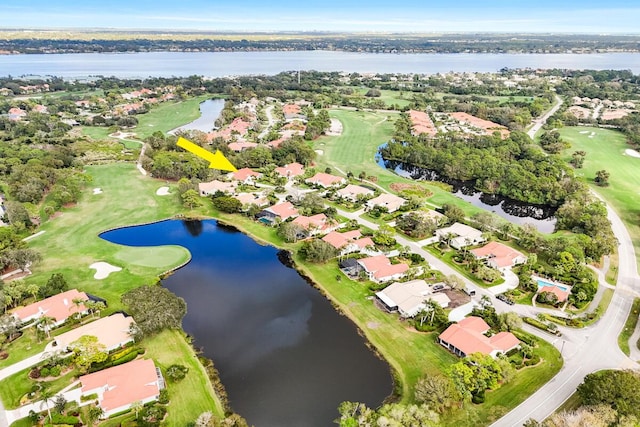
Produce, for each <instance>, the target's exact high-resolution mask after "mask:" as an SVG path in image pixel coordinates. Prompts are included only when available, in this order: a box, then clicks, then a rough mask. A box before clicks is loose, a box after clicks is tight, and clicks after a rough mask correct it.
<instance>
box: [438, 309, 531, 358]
mask: <svg viewBox="0 0 640 427" xmlns="http://www.w3.org/2000/svg"><path fill="white" fill-rule="evenodd" d="M488 330H489V325H487V323H486V322H485V321H484V320H483V319H482V318H480V317H476V316H470V317H466V318H464V319H463V320H461V321H460V322H458V323H454V324H453V325H450V326H449V327H448V328H447V329H446V330H445V331H444V332H443V333H441V334H440V336H439V337H438V338H439V339H440V341H441V342H445V343H447V344H449V345H451V346H453V347H455V348H457V349H458V350H460V351H462V352H463V353H464V354H466V355H470V354H473V353H483V354H488V355H491V354H492V353H496V352H502V353H506V352H507V351H509V350H511V349H512V348H515V347H516V346H517V345H518V344H520V341H519V340H518V339H517V338H516V337H515V335H513V334H512V333H511V332H500V333H498V334H496V335H494V336H492V337H486V336H485V335H484V333H486V332H487V331H488Z"/></svg>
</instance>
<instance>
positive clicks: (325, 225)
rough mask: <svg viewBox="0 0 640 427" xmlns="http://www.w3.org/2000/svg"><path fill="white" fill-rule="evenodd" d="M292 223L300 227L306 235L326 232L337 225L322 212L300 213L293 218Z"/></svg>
mask: <svg viewBox="0 0 640 427" xmlns="http://www.w3.org/2000/svg"><path fill="white" fill-rule="evenodd" d="M293 223H294V224H297V225H299V226H300V227H302V228H303V229H304V231H305V233H306V235H307V236H314V235H316V234H321V233H328V232H330V231H333V230H335V229H336V228H338V226H339V224H338V223H337V222H336V221H334V220H332V219H329V218H327V216H326V215H325V214H323V213H320V214H317V215H313V216H304V215H300V216H298V217H297V218H296V219H294V220H293ZM307 236H305V237H307Z"/></svg>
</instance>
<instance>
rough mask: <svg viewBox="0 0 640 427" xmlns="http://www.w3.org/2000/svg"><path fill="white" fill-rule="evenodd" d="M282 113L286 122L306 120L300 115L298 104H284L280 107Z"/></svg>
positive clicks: (305, 117)
mask: <svg viewBox="0 0 640 427" xmlns="http://www.w3.org/2000/svg"><path fill="white" fill-rule="evenodd" d="M282 113H283V114H284V119H285V120H286V121H290V120H307V116H305V115H304V114H302V109H301V108H300V105H298V104H285V105H283V106H282Z"/></svg>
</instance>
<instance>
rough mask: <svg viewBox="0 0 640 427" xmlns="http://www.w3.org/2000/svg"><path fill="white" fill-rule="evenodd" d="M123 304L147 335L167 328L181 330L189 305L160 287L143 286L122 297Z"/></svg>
mask: <svg viewBox="0 0 640 427" xmlns="http://www.w3.org/2000/svg"><path fill="white" fill-rule="evenodd" d="M122 303H123V304H124V305H126V306H127V307H128V308H129V312H130V313H131V315H132V316H133V318H134V320H135V321H136V323H137V324H138V327H139V328H140V330H141V331H142V332H143V333H144V334H145V335H153V334H155V333H157V332H160V331H161V330H163V329H167V328H179V327H180V325H181V323H182V318H183V317H184V315H185V314H186V313H187V303H186V302H185V301H184V299H182V298H180V297H178V296H176V295H175V294H174V293H172V292H171V291H170V290H168V289H166V288H163V287H162V286H160V285H152V286H141V287H139V288H136V289H132V290H130V291H129V292H127V293H126V294H124V295H123V296H122Z"/></svg>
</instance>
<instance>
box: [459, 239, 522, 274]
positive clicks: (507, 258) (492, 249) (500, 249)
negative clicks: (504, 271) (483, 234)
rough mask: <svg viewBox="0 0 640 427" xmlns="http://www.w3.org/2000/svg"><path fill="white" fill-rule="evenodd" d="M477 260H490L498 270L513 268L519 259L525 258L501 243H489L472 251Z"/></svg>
mask: <svg viewBox="0 0 640 427" xmlns="http://www.w3.org/2000/svg"><path fill="white" fill-rule="evenodd" d="M471 253H472V254H474V255H475V256H476V258H489V259H490V260H491V262H492V263H493V264H495V265H496V266H497V267H498V268H502V267H511V266H513V265H514V264H515V263H516V260H517V258H518V257H521V258H524V255H523V254H522V253H521V252H518V251H516V250H515V249H513V248H510V247H509V246H507V245H503V244H502V243H499V242H489V243H487V244H486V245H484V246H483V247H481V248H477V249H472V250H471Z"/></svg>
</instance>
